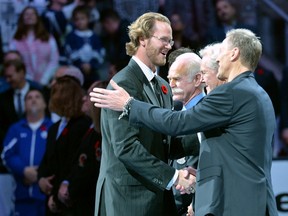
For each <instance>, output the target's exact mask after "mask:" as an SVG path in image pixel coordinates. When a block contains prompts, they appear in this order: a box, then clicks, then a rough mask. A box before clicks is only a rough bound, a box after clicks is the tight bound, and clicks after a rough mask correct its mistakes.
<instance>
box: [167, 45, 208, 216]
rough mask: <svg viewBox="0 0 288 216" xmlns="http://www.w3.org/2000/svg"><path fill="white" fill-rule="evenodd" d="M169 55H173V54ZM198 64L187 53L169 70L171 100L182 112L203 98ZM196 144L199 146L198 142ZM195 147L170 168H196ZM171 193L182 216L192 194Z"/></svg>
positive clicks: (180, 56)
mask: <svg viewBox="0 0 288 216" xmlns="http://www.w3.org/2000/svg"><path fill="white" fill-rule="evenodd" d="M180 49H181V50H180V51H179V53H181V51H183V52H186V49H182V48H180ZM187 51H189V50H187ZM173 52H176V51H173ZM171 54H172V55H173V53H171ZM200 63H201V58H200V57H199V56H198V55H196V54H195V53H193V52H187V53H183V54H181V55H179V56H178V57H177V58H176V59H175V61H174V62H173V63H172V65H171V67H170V69H169V72H168V80H169V84H170V87H171V89H172V94H173V100H174V101H181V102H182V103H183V108H182V110H186V109H190V108H192V107H193V106H195V105H196V104H197V103H198V102H199V101H200V100H201V99H202V98H203V97H204V96H205V94H204V92H203V84H202V77H201V72H200ZM194 136H196V135H195V134H194V135H191V136H188V135H187V136H184V137H178V138H176V140H177V139H181V140H182V141H183V142H193V139H194ZM189 139H190V140H189ZM191 139H192V140H191ZM196 139H197V137H196ZM197 143H198V144H199V142H198V140H197ZM195 147H196V148H197V149H195V150H196V151H197V154H195V155H193V156H185V157H181V158H179V159H177V160H173V161H172V162H171V164H172V166H173V167H174V168H176V169H183V168H185V167H188V166H191V167H194V168H196V167H197V162H198V154H199V146H198V145H197V146H196V145H195ZM173 193H174V198H175V203H176V206H177V210H178V215H183V214H184V213H185V212H186V211H187V207H188V205H189V204H190V203H191V201H192V197H193V194H181V193H180V192H179V191H178V190H176V189H173Z"/></svg>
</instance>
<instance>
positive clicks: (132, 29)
mask: <svg viewBox="0 0 288 216" xmlns="http://www.w3.org/2000/svg"><path fill="white" fill-rule="evenodd" d="M156 20H157V21H160V22H166V23H168V24H169V25H170V21H169V19H168V18H167V17H166V16H164V15H162V14H159V13H154V12H148V13H145V14H143V15H142V16H140V17H139V18H138V19H137V20H135V21H134V22H133V23H132V24H131V25H130V26H128V30H129V32H128V35H129V38H130V42H129V43H126V53H127V55H129V56H133V55H134V54H135V53H136V51H137V50H138V47H139V45H140V43H139V38H140V37H143V38H145V39H146V38H149V37H151V35H152V34H153V27H154V25H155V21H156Z"/></svg>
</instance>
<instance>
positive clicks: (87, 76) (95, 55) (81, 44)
mask: <svg viewBox="0 0 288 216" xmlns="http://www.w3.org/2000/svg"><path fill="white" fill-rule="evenodd" d="M89 17H90V10H89V8H88V7H87V6H77V7H76V8H75V9H74V10H73V15H72V18H73V24H74V27H75V29H74V30H73V31H72V32H71V33H69V34H68V35H67V37H66V39H65V52H66V56H67V59H68V63H69V64H72V65H74V66H76V67H78V68H79V69H80V70H81V71H82V73H83V75H84V85H83V87H84V88H85V89H88V88H89V86H90V85H91V84H92V83H93V82H94V81H95V80H99V77H100V76H99V70H100V68H101V66H102V65H103V63H104V56H105V49H104V47H103V45H102V42H101V40H100V37H99V36H98V35H97V34H95V33H94V32H93V31H92V30H90V29H89Z"/></svg>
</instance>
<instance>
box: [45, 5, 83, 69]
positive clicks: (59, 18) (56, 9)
mask: <svg viewBox="0 0 288 216" xmlns="http://www.w3.org/2000/svg"><path fill="white" fill-rule="evenodd" d="M78 4H79V0H74V1H73V2H72V3H71V4H68V0H49V4H48V7H47V9H46V10H45V11H44V12H43V13H42V14H41V17H42V20H43V22H44V25H45V27H46V29H47V30H48V31H49V33H50V34H52V35H53V36H54V38H55V40H56V43H57V47H58V50H59V55H60V57H59V61H60V64H66V59H65V54H64V40H65V36H66V35H67V34H68V33H69V32H70V31H71V30H72V27H71V25H70V24H69V21H70V19H71V16H72V11H73V10H74V8H75V7H76V6H77V5H78Z"/></svg>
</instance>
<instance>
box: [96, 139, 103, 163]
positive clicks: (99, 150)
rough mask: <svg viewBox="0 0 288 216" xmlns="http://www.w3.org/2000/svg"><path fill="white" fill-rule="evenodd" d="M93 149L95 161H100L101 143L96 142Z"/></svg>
mask: <svg viewBox="0 0 288 216" xmlns="http://www.w3.org/2000/svg"><path fill="white" fill-rule="evenodd" d="M94 148H95V155H96V159H97V161H100V159H101V153H102V151H101V142H100V141H99V140H97V141H96V143H95V145H94Z"/></svg>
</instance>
